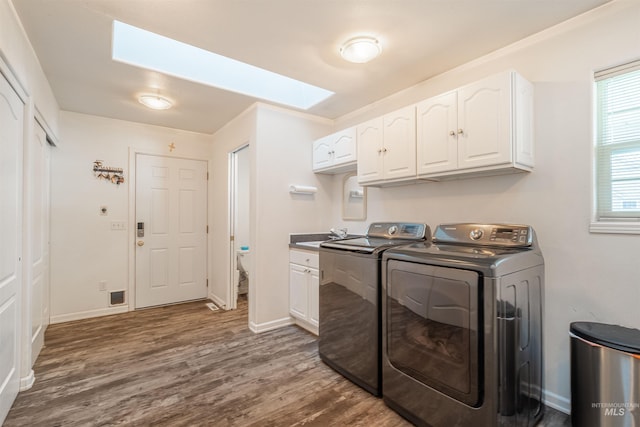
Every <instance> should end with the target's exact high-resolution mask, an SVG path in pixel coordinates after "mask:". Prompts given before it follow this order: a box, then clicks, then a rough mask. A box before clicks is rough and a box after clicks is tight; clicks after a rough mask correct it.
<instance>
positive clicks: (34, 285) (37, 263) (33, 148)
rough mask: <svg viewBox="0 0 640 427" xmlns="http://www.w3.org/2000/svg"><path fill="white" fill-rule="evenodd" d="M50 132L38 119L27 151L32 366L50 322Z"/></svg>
mask: <svg viewBox="0 0 640 427" xmlns="http://www.w3.org/2000/svg"><path fill="white" fill-rule="evenodd" d="M50 151H51V150H50V146H49V143H48V142H47V134H46V132H45V131H44V129H42V127H41V126H40V125H39V124H38V123H37V122H36V123H35V125H34V136H33V140H32V141H31V142H30V143H29V148H28V150H27V153H28V154H27V156H28V158H27V161H28V164H29V166H28V167H29V180H28V182H29V183H28V190H27V195H28V197H29V199H30V200H29V210H30V214H29V228H30V233H29V235H30V242H31V244H30V248H29V250H30V257H29V260H30V262H31V276H30V277H31V366H33V364H34V363H35V361H36V359H37V358H38V354H40V350H41V349H42V346H43V345H44V332H45V330H46V328H47V326H48V325H49V183H50V178H49V165H50Z"/></svg>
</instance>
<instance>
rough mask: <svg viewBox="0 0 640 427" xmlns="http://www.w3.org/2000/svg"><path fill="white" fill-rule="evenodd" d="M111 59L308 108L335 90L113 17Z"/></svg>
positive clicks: (256, 96)
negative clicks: (182, 41)
mask: <svg viewBox="0 0 640 427" xmlns="http://www.w3.org/2000/svg"><path fill="white" fill-rule="evenodd" d="M111 54H112V58H113V59H114V60H116V61H120V62H124V63H125V64H129V65H135V66H137V67H142V68H146V69H148V70H154V71H158V72H160V73H164V74H168V75H170V76H174V77H178V78H181V79H185V80H189V81H192V82H196V83H201V84H204V85H208V86H213V87H217V88H220V89H224V90H228V91H233V92H237V93H241V94H244V95H248V96H251V97H255V98H260V99H265V100H267V101H271V102H277V103H279V104H283V105H288V106H290V107H295V108H300V109H303V110H307V109H309V108H311V107H313V106H314V105H316V104H318V103H320V102H322V101H324V100H325V99H327V98H329V97H330V96H332V95H333V92H331V91H329V90H326V89H323V88H320V87H317V86H313V85H310V84H308V83H305V82H301V81H299V80H294V79H292V78H290V77H286V76H283V75H281V74H276V73H273V72H271V71H268V70H264V69H262V68H258V67H254V66H253V65H250V64H245V63H243V62H240V61H236V60H235V59H232V58H227V57H225V56H222V55H218V54H217V53H213V52H209V51H206V50H204V49H200V48H197V47H195V46H191V45H188V44H186V43H181V42H179V41H177V40H173V39H170V38H168V37H164V36H161V35H159V34H155V33H152V32H149V31H146V30H143V29H142V28H137V27H134V26H132V25H128V24H125V23H123V22H120V21H113V42H112V52H111Z"/></svg>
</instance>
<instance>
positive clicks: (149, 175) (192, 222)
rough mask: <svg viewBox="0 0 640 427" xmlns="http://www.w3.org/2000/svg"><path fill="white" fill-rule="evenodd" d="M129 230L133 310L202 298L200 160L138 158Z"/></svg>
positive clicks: (203, 186) (203, 185) (203, 189)
mask: <svg viewBox="0 0 640 427" xmlns="http://www.w3.org/2000/svg"><path fill="white" fill-rule="evenodd" d="M140 226H143V227H144V229H143V233H144V235H143V236H140V231H141V229H140ZM135 228H136V230H135V231H134V232H136V233H138V234H137V237H136V249H135V250H136V284H135V287H136V307H137V308H141V307H150V306H155V305H162V304H172V303H176V302H182V301H189V300H194V299H200V298H205V297H206V296H207V263H206V260H207V163H206V162H205V161H200V160H187V159H178V158H171V157H161V156H151V155H143V154H138V155H137V156H136V227H135Z"/></svg>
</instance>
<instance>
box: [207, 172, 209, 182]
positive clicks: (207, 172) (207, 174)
mask: <svg viewBox="0 0 640 427" xmlns="http://www.w3.org/2000/svg"><path fill="white" fill-rule="evenodd" d="M207 181H209V172H207Z"/></svg>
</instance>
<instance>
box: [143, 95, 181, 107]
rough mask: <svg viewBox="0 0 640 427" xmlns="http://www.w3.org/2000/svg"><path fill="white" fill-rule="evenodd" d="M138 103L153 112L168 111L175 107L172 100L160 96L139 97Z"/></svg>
mask: <svg viewBox="0 0 640 427" xmlns="http://www.w3.org/2000/svg"><path fill="white" fill-rule="evenodd" d="M138 102H139V103H140V104H142V105H144V106H145V107H149V108H151V109H152V110H168V109H169V108H171V107H172V106H173V102H171V100H169V99H167V98H165V97H164V96H160V95H152V94H145V95H140V96H139V97H138Z"/></svg>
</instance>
